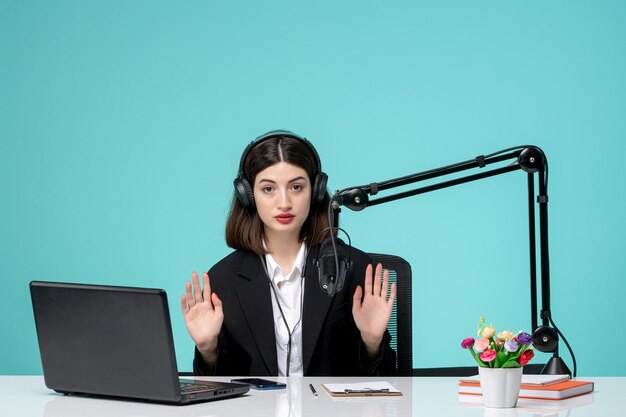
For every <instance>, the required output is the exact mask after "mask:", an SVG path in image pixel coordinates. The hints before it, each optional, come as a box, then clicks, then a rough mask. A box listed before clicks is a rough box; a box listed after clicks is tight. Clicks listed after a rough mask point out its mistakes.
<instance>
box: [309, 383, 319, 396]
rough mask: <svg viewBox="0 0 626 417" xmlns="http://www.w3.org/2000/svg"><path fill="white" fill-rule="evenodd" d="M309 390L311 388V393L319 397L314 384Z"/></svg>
mask: <svg viewBox="0 0 626 417" xmlns="http://www.w3.org/2000/svg"><path fill="white" fill-rule="evenodd" d="M309 388H311V392H312V393H313V395H314V396H316V397H317V391H315V388H314V387H313V384H309Z"/></svg>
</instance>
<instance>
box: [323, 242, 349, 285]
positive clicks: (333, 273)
mask: <svg viewBox="0 0 626 417" xmlns="http://www.w3.org/2000/svg"><path fill="white" fill-rule="evenodd" d="M331 239H332V237H328V238H326V240H324V241H323V242H322V245H321V247H320V249H319V251H320V255H319V257H318V258H317V259H316V261H315V266H316V267H317V270H318V275H319V283H320V288H321V289H322V291H325V292H326V293H328V296H329V297H332V296H333V295H335V294H336V293H337V292H339V291H341V290H342V289H343V284H344V282H345V280H346V273H347V272H348V271H349V270H350V269H352V259H351V258H350V246H347V245H346V244H345V243H344V242H343V240H341V239H339V238H334V240H335V248H336V250H337V252H336V255H337V257H336V258H335V250H333V242H332V240H331Z"/></svg>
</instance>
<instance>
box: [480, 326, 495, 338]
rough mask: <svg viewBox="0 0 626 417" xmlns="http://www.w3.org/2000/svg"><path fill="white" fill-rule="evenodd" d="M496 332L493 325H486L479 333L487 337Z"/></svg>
mask: <svg viewBox="0 0 626 417" xmlns="http://www.w3.org/2000/svg"><path fill="white" fill-rule="evenodd" d="M495 333H496V329H494V328H493V326H487V327H485V328H484V329H483V331H482V333H481V335H482V336H483V337H486V338H487V339H489V338H491V337H493V335H494V334H495Z"/></svg>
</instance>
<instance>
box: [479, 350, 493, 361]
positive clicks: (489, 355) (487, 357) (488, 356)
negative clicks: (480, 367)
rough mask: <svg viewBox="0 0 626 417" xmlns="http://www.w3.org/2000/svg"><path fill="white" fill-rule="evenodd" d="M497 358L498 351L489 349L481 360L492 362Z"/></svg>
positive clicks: (483, 353) (481, 356) (481, 355)
mask: <svg viewBox="0 0 626 417" xmlns="http://www.w3.org/2000/svg"><path fill="white" fill-rule="evenodd" d="M495 358H496V351H495V350H493V349H487V350H485V351H484V352H482V353H481V354H480V360H482V361H483V362H491V361H492V360H494V359H495Z"/></svg>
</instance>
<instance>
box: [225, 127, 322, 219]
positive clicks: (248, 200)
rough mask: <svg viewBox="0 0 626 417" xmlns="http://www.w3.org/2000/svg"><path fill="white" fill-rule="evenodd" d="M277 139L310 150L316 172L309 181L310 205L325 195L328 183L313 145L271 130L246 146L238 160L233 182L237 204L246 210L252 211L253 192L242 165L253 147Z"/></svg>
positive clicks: (282, 132)
mask: <svg viewBox="0 0 626 417" xmlns="http://www.w3.org/2000/svg"><path fill="white" fill-rule="evenodd" d="M277 137H287V138H292V139H295V140H297V141H299V142H302V143H303V144H305V145H306V146H307V147H308V148H309V149H310V150H311V153H312V154H313V156H314V158H315V163H316V164H317V167H316V172H315V173H314V175H313V178H311V179H310V180H311V185H312V186H313V190H312V192H311V205H315V204H319V203H321V202H322V201H323V200H324V196H325V195H326V183H327V182H328V176H327V175H326V174H325V173H324V172H322V163H321V161H320V157H319V154H318V153H317V151H316V150H315V147H314V146H313V144H312V143H311V142H309V141H308V140H307V139H306V138H304V137H302V136H300V135H297V134H295V133H293V132H290V131H288V130H271V131H269V132H267V133H264V134H262V135H261V136H259V137H257V138H256V139H254V140H253V141H252V142H250V143H249V144H248V146H246V148H245V149H244V151H243V154H242V155H241V159H240V160H239V170H238V171H237V178H235V181H234V182H233V184H234V186H235V192H236V195H237V198H238V199H239V202H240V203H241V204H242V205H243V206H244V207H245V208H246V209H248V210H252V209H254V192H253V189H252V186H251V184H250V183H249V181H248V180H247V179H246V176H245V173H244V163H245V161H246V158H247V157H248V154H249V153H250V151H252V149H253V148H254V147H255V146H257V145H259V144H260V143H262V142H265V141H267V140H269V139H273V138H277Z"/></svg>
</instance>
